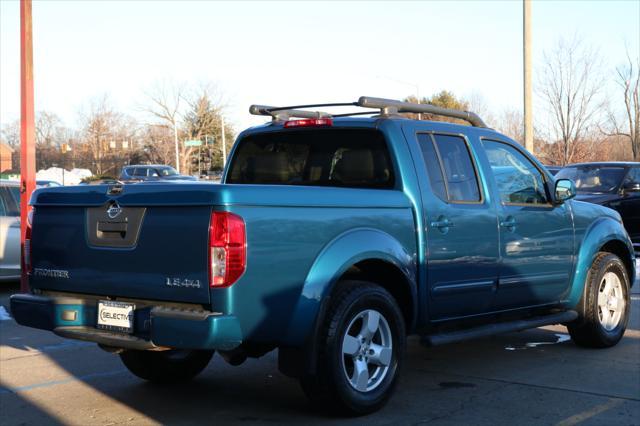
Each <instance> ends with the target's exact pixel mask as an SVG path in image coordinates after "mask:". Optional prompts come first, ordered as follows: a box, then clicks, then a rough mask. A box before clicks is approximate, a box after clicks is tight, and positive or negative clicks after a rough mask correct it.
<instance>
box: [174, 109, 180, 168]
mask: <svg viewBox="0 0 640 426" xmlns="http://www.w3.org/2000/svg"><path fill="white" fill-rule="evenodd" d="M173 142H174V144H175V148H176V171H177V172H178V173H180V153H179V152H178V125H177V123H176V121H175V118H174V119H173Z"/></svg>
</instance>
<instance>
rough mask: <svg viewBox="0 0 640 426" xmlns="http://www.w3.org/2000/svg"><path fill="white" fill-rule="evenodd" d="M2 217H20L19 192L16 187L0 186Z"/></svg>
mask: <svg viewBox="0 0 640 426" xmlns="http://www.w3.org/2000/svg"><path fill="white" fill-rule="evenodd" d="M0 204H2V207H0V210H3V212H2V216H20V190H19V188H18V187H17V186H0Z"/></svg>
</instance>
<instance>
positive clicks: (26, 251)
mask: <svg viewBox="0 0 640 426" xmlns="http://www.w3.org/2000/svg"><path fill="white" fill-rule="evenodd" d="M32 223H33V210H29V213H28V214H27V230H26V232H25V236H24V245H23V246H22V250H23V253H22V256H23V259H24V268H25V270H26V271H27V273H28V274H29V273H31V226H32Z"/></svg>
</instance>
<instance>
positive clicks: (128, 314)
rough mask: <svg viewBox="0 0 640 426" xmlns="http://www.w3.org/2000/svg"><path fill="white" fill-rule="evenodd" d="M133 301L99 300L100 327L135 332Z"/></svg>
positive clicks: (98, 325)
mask: <svg viewBox="0 0 640 426" xmlns="http://www.w3.org/2000/svg"><path fill="white" fill-rule="evenodd" d="M135 309H136V306H135V305H134V304H133V303H125V302H114V301H111V300H100V301H99V302H98V323H97V327H98V328H103V329H106V330H114V331H124V332H126V333H132V332H133V313H134V311H135Z"/></svg>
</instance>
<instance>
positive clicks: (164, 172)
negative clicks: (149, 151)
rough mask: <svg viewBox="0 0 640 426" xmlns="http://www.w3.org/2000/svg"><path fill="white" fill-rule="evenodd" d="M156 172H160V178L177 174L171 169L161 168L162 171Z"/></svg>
mask: <svg viewBox="0 0 640 426" xmlns="http://www.w3.org/2000/svg"><path fill="white" fill-rule="evenodd" d="M158 171H159V172H160V176H173V175H177V174H178V172H176V170H175V169H174V168H173V167H163V168H162V169H158Z"/></svg>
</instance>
